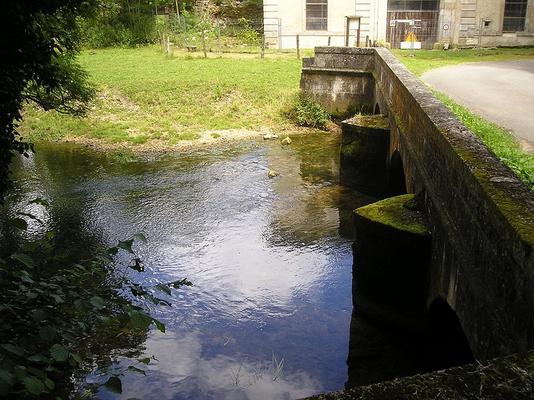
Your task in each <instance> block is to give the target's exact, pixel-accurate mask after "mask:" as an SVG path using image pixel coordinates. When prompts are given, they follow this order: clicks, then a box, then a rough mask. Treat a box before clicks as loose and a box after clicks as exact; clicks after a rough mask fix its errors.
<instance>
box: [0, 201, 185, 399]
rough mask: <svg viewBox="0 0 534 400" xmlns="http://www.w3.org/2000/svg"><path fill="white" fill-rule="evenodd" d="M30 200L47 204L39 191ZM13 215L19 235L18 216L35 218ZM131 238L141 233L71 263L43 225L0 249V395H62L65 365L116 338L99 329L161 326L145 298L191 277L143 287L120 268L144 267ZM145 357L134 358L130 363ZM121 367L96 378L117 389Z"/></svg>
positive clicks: (86, 361) (88, 359)
mask: <svg viewBox="0 0 534 400" xmlns="http://www.w3.org/2000/svg"><path fill="white" fill-rule="evenodd" d="M31 203H32V204H35V205H37V204H39V205H41V206H46V205H47V204H48V203H47V201H46V200H44V199H35V200H33V201H32V202H31ZM18 215H19V217H18V218H14V219H11V220H9V221H7V222H8V225H9V226H10V229H12V230H15V231H19V234H21V235H23V234H24V233H25V232H26V229H27V227H28V222H27V220H26V219H29V220H32V221H37V222H40V220H39V219H38V218H37V217H35V216H34V215H31V214H27V213H23V212H19V213H18ZM22 217H25V218H26V219H25V218H22ZM40 223H41V222H40ZM134 239H137V240H140V241H145V238H144V236H142V235H140V234H138V235H135V237H134V238H133V239H130V240H125V241H120V242H119V243H118V244H117V245H116V246H115V247H112V248H110V249H108V250H107V251H103V252H101V253H99V254H97V255H95V257H94V258H92V259H90V260H87V261H80V262H78V263H76V262H71V261H69V258H70V257H69V255H67V254H60V253H58V251H57V249H56V248H55V245H54V244H55V234H54V232H52V231H50V232H47V233H46V234H45V235H44V236H43V237H42V238H40V239H36V240H35V241H31V242H25V243H23V244H21V245H18V246H17V248H16V249H15V250H14V251H12V252H9V253H11V254H8V255H6V256H3V255H2V256H0V312H1V315H2V324H1V325H0V397H1V398H17V399H25V398H37V397H40V398H43V397H45V398H58V397H56V396H64V395H65V394H67V395H68V393H69V392H70V391H71V390H72V387H71V385H72V383H73V382H72V381H71V379H70V377H71V375H72V373H73V372H74V370H80V369H83V368H84V366H87V365H91V364H92V363H93V362H94V360H95V358H94V357H95V354H93V350H94V349H97V348H102V347H106V346H108V343H110V344H111V345H114V344H113V343H118V342H117V341H115V342H113V341H111V340H110V339H108V340H104V339H103V338H104V337H109V338H112V337H117V336H119V335H122V337H123V338H125V340H126V338H130V339H131V340H134V341H135V338H137V337H142V336H144V335H145V333H146V332H147V330H148V329H149V328H150V326H151V325H155V326H156V328H157V329H159V330H160V331H162V332H164V331H165V326H164V325H163V324H162V323H161V322H160V321H158V320H156V319H154V318H152V317H151V316H150V315H149V314H148V313H147V311H146V309H145V304H147V302H150V303H153V304H156V305H170V303H169V302H167V301H166V300H164V299H161V298H159V297H158V293H161V294H163V295H165V294H166V295H170V294H172V290H173V289H177V288H179V287H181V286H190V285H191V283H190V282H189V281H187V280H186V279H182V280H180V281H175V282H169V283H160V284H158V285H156V286H153V287H147V286H142V285H140V284H138V283H135V282H133V281H132V280H130V278H129V274H128V273H127V272H128V270H133V271H135V272H136V273H140V272H143V271H144V267H143V264H142V262H141V260H140V259H139V258H137V257H135V254H134V252H133V250H132V246H133V244H134ZM119 252H126V253H129V254H130V255H131V258H130V263H129V264H127V265H125V264H122V266H121V264H120V263H119V262H118V257H117V255H118V253H119ZM130 339H128V340H130ZM110 350H111V349H110ZM149 361H150V359H147V358H140V359H138V360H137V365H139V366H142V365H143V364H148V362H149ZM134 370H136V371H141V370H140V369H139V368H137V367H135V368H134ZM141 372H142V371H141ZM121 373H122V371H119V372H118V373H112V376H111V377H109V379H108V381H107V382H106V383H105V384H104V385H105V386H107V387H108V388H109V387H113V388H114V390H115V391H119V392H120V390H121V389H120V388H121V382H120V378H119V375H120V374H121Z"/></svg>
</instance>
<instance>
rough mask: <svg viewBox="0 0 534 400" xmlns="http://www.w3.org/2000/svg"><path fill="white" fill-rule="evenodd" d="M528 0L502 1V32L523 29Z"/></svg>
mask: <svg viewBox="0 0 534 400" xmlns="http://www.w3.org/2000/svg"><path fill="white" fill-rule="evenodd" d="M527 3H528V0H506V1H505V2H504V21H503V24H502V30H503V32H519V31H524V30H525V17H526V15H527Z"/></svg>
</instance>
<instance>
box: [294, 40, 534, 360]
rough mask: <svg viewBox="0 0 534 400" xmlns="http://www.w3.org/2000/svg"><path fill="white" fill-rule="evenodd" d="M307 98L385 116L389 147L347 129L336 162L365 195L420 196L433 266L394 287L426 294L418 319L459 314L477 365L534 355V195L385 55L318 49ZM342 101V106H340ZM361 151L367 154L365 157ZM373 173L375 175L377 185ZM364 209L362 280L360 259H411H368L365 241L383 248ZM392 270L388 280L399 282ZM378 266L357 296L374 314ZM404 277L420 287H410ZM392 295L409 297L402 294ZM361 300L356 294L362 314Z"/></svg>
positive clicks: (305, 84)
mask: <svg viewBox="0 0 534 400" xmlns="http://www.w3.org/2000/svg"><path fill="white" fill-rule="evenodd" d="M341 70H345V71H346V72H345V73H343V72H341ZM325 76H328V78H327V79H326V78H325V80H324V82H323V78H324V77H325ZM334 81H335V82H337V83H336V84H333V83H332V82H334ZM301 88H302V91H303V92H304V94H307V95H309V96H312V97H314V98H315V99H316V100H317V101H318V102H319V103H321V104H323V105H325V107H326V108H327V109H329V110H336V112H338V113H343V112H345V113H347V112H353V111H354V110H358V111H360V110H363V111H365V112H367V113H369V114H371V113H373V112H378V113H380V114H381V115H383V116H384V118H386V119H387V121H388V130H387V136H388V139H387V140H385V144H384V142H382V143H381V144H380V145H377V142H376V141H373V140H371V136H370V135H367V138H366V139H362V138H365V134H361V132H360V134H359V136H358V135H356V136H357V139H355V136H354V132H355V131H358V129H359V130H360V131H361V129H360V128H361V127H358V128H357V129H355V128H354V127H350V126H348V125H350V122H346V123H344V125H343V126H344V127H345V126H347V127H346V129H345V130H344V134H347V136H346V138H345V139H344V143H343V145H344V146H347V149H348V150H347V151H346V155H348V156H349V157H346V159H345V162H344V161H343V158H344V157H345V156H344V155H343V149H342V151H341V156H342V162H341V164H342V165H343V164H344V167H343V168H348V169H350V168H353V170H352V171H342V173H341V175H342V176H343V175H345V176H350V178H351V180H349V181H350V182H351V184H353V185H356V187H361V188H363V189H365V187H366V186H367V187H371V189H373V190H374V189H376V188H385V189H386V193H388V194H389V195H395V194H402V193H404V192H407V193H411V194H418V196H417V199H418V203H419V205H420V208H421V212H422V213H423V214H424V216H425V219H426V221H427V222H426V223H427V228H428V229H427V230H428V234H429V236H428V239H425V240H429V242H430V243H429V244H428V243H427V244H425V245H424V246H426V247H427V248H429V251H428V254H427V265H426V267H425V268H420V269H417V268H416V269H415V270H414V271H410V272H406V276H401V278H398V279H400V280H399V282H402V284H408V285H416V286H417V287H418V289H415V288H413V293H416V292H418V293H422V294H421V296H422V297H420V303H419V304H418V307H420V308H419V309H421V308H422V309H423V313H424V314H425V315H426V316H427V317H428V318H430V316H431V315H432V314H433V313H435V312H436V310H440V309H441V310H443V309H447V310H448V311H450V312H452V313H453V314H454V316H455V318H457V322H458V323H459V325H460V326H461V328H462V331H463V333H464V334H465V340H466V341H467V343H468V348H469V349H470V350H472V353H473V356H474V357H476V358H477V359H480V360H485V359H491V358H493V357H499V356H504V355H508V354H511V353H517V352H523V351H526V350H528V349H532V348H534V318H532V317H531V316H532V312H533V311H534V192H533V191H532V190H530V188H528V187H527V186H526V185H525V184H524V183H522V182H521V181H520V180H519V179H518V178H517V176H515V175H514V174H513V172H512V171H511V170H510V169H509V168H507V167H506V166H504V165H503V164H502V163H501V162H500V160H498V159H497V157H496V156H495V155H494V154H493V153H492V152H491V151H490V150H488V148H487V147H486V146H485V145H484V144H483V143H482V141H481V140H480V139H478V138H477V137H476V136H474V135H473V133H471V132H470V131H469V130H468V129H467V128H466V127H465V126H463V125H462V124H461V123H460V122H459V121H458V120H457V119H456V117H455V116H454V115H453V114H452V113H451V112H450V111H449V110H448V109H447V108H446V107H445V106H444V105H443V104H442V103H441V102H439V101H438V100H437V99H436V98H435V97H434V96H433V95H432V94H431V93H430V91H429V90H428V89H427V88H426V87H425V86H424V85H423V84H422V83H421V82H420V81H419V80H418V79H417V78H416V77H414V76H413V75H412V74H411V73H410V72H408V71H407V70H406V68H405V67H404V66H403V65H402V64H401V63H400V62H399V61H398V60H397V59H396V58H395V57H394V56H393V55H392V54H391V53H390V52H389V51H387V50H386V49H354V48H332V47H330V48H317V49H316V52H315V58H314V59H308V60H305V61H304V68H303V75H302V79H301ZM337 99H343V101H341V102H340V103H336V101H337ZM352 122H354V121H352ZM345 131H346V132H345ZM367 133H369V131H368V132H367ZM378 137H379V135H377V136H376V137H374V138H373V139H376V138H378ZM384 137H385V135H384V136H383V137H382V139H384ZM351 143H357V147H358V151H357V152H354V151H352V150H353V149H352V150H351V149H350V145H351ZM362 143H367V144H366V145H365V146H368V147H364V148H362V147H361V146H363V144H362ZM371 149H373V150H371ZM377 149H380V150H379V151H378V150H377ZM349 150H350V151H349ZM379 152H381V154H380V158H381V159H382V160H383V161H381V162H380V163H379V162H378V159H379V157H378V155H377V154H378V153H379ZM370 154H373V155H372V156H370ZM371 161H372V162H371ZM366 162H367V163H368V164H367V165H368V166H369V168H368V169H367V170H366V169H365V168H363V166H364V165H365V163H366ZM351 164H352V165H353V167H351ZM379 164H380V165H379ZM371 166H372V167H371ZM362 168H363V169H362ZM372 169H375V170H376V171H378V172H377V175H376V176H377V180H376V182H372ZM384 171H385V172H384ZM351 174H352V176H351ZM373 185H374V187H373ZM388 191H389V192H388ZM392 201H393V200H392ZM383 205H384V204H383ZM375 206H376V205H375ZM361 210H362V209H360V210H358V211H356V215H357V216H356V218H357V222H356V237H357V239H356V244H355V248H356V250H357V252H356V254H355V260H354V277H355V279H356V280H358V279H359V278H358V274H359V272H358V263H359V262H360V259H359V257H362V262H364V265H365V264H369V265H371V264H372V262H371V261H365V260H372V259H373V257H374V258H375V261H377V260H378V261H379V260H381V259H382V258H384V257H385V256H384V255H383V254H382V253H385V252H389V251H390V249H395V250H396V251H397V252H399V254H401V253H402V252H403V251H404V250H406V248H404V250H401V249H400V248H398V247H395V246H397V245H396V244H395V243H389V242H387V243H386V242H384V244H385V245H387V248H385V247H382V248H380V249H376V248H375V251H374V253H373V255H370V254H368V255H366V254H365V252H366V251H368V250H366V249H364V246H365V242H366V241H367V242H368V243H370V242H377V240H371V239H369V238H366V236H367V235H368V234H367V233H365V229H366V228H365V226H364V225H365V221H364V220H362V219H361V218H360V217H362V216H361V215H358V213H359V212H360V213H361ZM367 217H369V215H367ZM358 218H360V220H358ZM369 226H371V223H369ZM373 235H375V233H373V234H372V235H370V236H369V237H373ZM358 237H359V238H358ZM397 240H398V241H399V243H401V241H402V240H405V239H397ZM358 241H359V242H358ZM372 244H373V243H371V244H370V245H371V246H372ZM375 244H376V243H375ZM420 246H422V245H420ZM424 246H423V247H424ZM375 247H376V246H375ZM415 247H417V246H415ZM421 249H422V247H421V248H419V250H420V251H419V252H417V251H415V250H414V251H413V254H411V255H410V256H405V255H403V257H405V258H407V259H410V257H412V258H411V259H412V260H413V259H414V258H413V257H417V253H419V254H423V253H424V251H421ZM360 252H361V254H360ZM406 254H407V253H406ZM381 265H388V263H387V262H386V263H382V264H381ZM393 265H394V263H391V265H390V267H389V270H388V269H386V271H388V272H387V273H385V275H390V274H391V276H396V275H395V274H398V273H399V271H397V270H395V268H394V267H393ZM366 268H367V267H366ZM380 268H382V267H377V269H376V270H374V271H373V270H371V269H370V270H369V271H363V270H362V271H361V273H362V278H361V279H362V282H355V288H356V289H358V287H360V286H361V285H363V282H364V281H365V286H367V287H368V288H369V289H373V285H374V286H375V288H374V289H376V291H375V290H367V289H362V290H361V293H362V298H363V297H367V298H368V297H374V298H372V299H371V300H372V301H371V300H369V307H368V308H369V310H371V306H372V305H377V304H378V305H379V303H380V301H384V299H385V298H386V296H387V293H386V294H384V293H382V294H379V293H380V288H379V287H378V285H379V283H380V273H379V272H380ZM415 271H419V272H415ZM373 274H375V275H373ZM409 274H415V275H417V278H416V277H412V278H413V279H411V280H409V282H405V280H406V278H407V277H408V276H409ZM403 280H404V281H403ZM373 282H374V283H373ZM399 286H402V285H400V284H399ZM408 287H409V286H408ZM391 290H393V291H395V290H396V288H395V287H393V288H392V289H391ZM366 291H367V292H368V293H365V292H366ZM410 293H412V292H411V291H410ZM364 294H365V295H366V296H363V295H364ZM397 296H400V297H402V291H401V292H400V293H397ZM376 297H379V298H378V299H377V298H376ZM362 298H360V299H359V298H358V294H357V295H356V298H355V301H356V303H355V307H358V301H360V302H362ZM364 301H365V299H364ZM436 304H438V306H436ZM439 304H441V305H442V306H444V305H446V306H447V307H448V308H447V307H441V306H439ZM399 305H400V304H397V306H399ZM436 307H437V308H436ZM377 308H380V307H378V306H377ZM401 308H403V307H401ZM393 309H394V308H393ZM450 312H449V314H448V315H450ZM390 314H392V315H393V314H395V312H391V313H390ZM438 314H440V313H438ZM398 315H400V313H399V314H398ZM453 319H454V318H452V319H451V320H453Z"/></svg>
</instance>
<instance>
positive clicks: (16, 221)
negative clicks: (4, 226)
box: [8, 218, 28, 231]
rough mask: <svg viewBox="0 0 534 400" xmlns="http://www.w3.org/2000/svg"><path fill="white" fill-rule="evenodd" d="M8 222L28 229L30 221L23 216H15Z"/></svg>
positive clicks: (21, 228)
mask: <svg viewBox="0 0 534 400" xmlns="http://www.w3.org/2000/svg"><path fill="white" fill-rule="evenodd" d="M8 224H9V225H11V226H12V227H14V228H17V229H19V230H21V231H25V230H26V229H28V223H27V222H26V220H24V219H22V218H13V219H11V220H9V222H8Z"/></svg>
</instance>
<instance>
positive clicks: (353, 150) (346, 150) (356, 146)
mask: <svg viewBox="0 0 534 400" xmlns="http://www.w3.org/2000/svg"><path fill="white" fill-rule="evenodd" d="M360 153H361V146H360V142H359V141H358V140H354V141H353V142H351V143H349V144H345V145H343V146H341V155H342V156H345V157H350V158H352V157H357V156H358V155H359V154H360Z"/></svg>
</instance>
